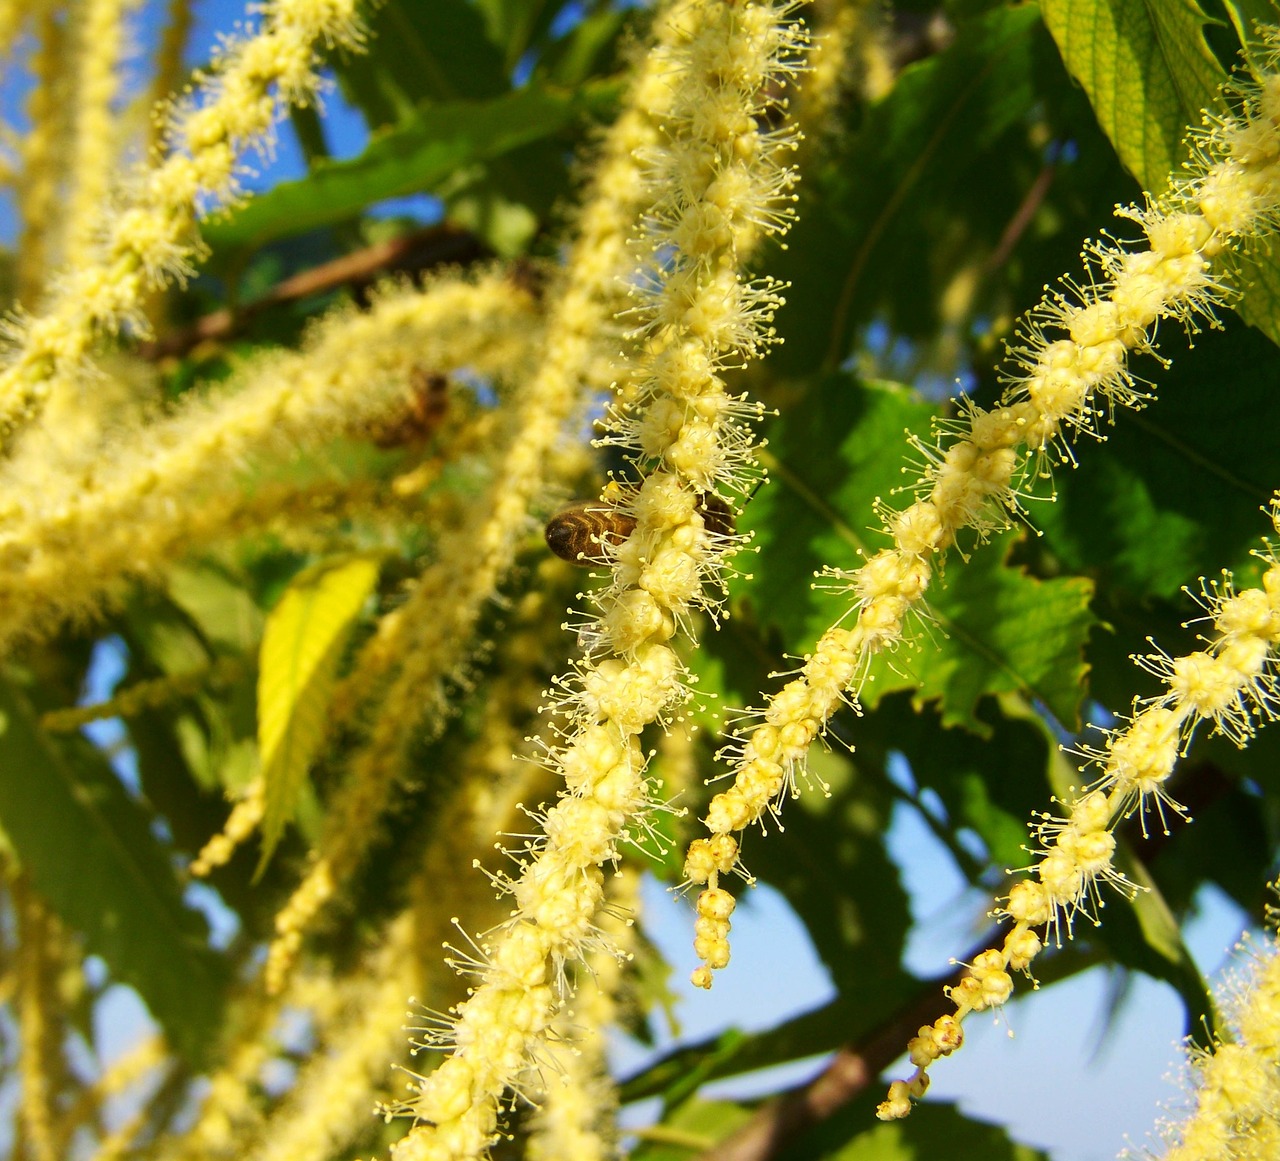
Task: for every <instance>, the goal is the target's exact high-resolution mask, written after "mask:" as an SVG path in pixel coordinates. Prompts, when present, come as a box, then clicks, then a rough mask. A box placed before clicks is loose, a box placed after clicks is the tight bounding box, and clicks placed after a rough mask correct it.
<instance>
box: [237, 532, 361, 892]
mask: <svg viewBox="0 0 1280 1161" xmlns="http://www.w3.org/2000/svg"><path fill="white" fill-rule="evenodd" d="M378 566H379V561H378V558H376V557H370V556H349V557H341V558H338V559H336V560H330V561H325V562H323V563H322V564H320V565H318V566H316V567H314V568H311V569H308V570H307V571H305V572H304V573H302V574H301V575H299V576H298V577H297V578H295V580H294V581H293V583H292V584H291V585H290V586H289V588H288V589H287V590H286V591H285V594H284V596H283V597H281V598H280V603H279V604H278V605H277V606H276V607H275V608H274V609H273V610H272V612H271V615H270V616H269V617H268V618H267V626H266V631H265V632H264V634H263V637H262V653H261V655H260V667H259V675H258V748H259V751H260V753H261V760H262V778H263V783H264V791H265V797H266V805H265V812H264V815H263V820H262V863H261V865H260V867H259V870H261V866H265V865H266V861H267V859H268V858H270V856H271V852H272V851H273V850H274V849H275V846H276V843H277V842H279V840H280V835H281V833H282V832H283V830H284V826H285V823H287V822H288V821H289V820H290V819H292V818H293V816H294V813H295V812H296V810H297V808H298V803H299V799H300V796H301V793H302V791H303V788H304V786H305V783H306V777H307V771H308V769H309V768H310V766H311V763H312V762H313V761H314V759H315V757H316V754H317V753H319V750H320V747H321V746H322V745H323V744H324V740H325V735H326V732H327V726H328V722H327V720H326V711H327V710H328V707H329V696H330V694H332V692H333V686H334V682H335V680H336V678H337V671H338V661H339V660H340V659H341V657H342V650H343V649H344V647H345V646H346V643H347V638H348V637H349V636H350V633H351V630H352V628H353V627H354V626H355V621H356V617H357V616H358V614H359V612H360V609H361V607H362V606H363V605H364V602H365V600H366V598H367V597H368V596H369V594H370V593H371V592H372V591H373V586H374V584H375V583H376V582H377V579H378Z"/></svg>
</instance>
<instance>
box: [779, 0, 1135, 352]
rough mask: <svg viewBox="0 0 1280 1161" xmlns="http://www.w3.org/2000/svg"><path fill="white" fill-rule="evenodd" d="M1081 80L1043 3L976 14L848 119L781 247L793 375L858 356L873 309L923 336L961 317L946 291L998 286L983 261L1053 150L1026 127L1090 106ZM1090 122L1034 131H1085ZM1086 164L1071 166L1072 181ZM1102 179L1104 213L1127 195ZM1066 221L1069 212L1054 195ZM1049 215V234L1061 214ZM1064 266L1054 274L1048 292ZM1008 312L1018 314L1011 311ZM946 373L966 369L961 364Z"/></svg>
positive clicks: (1075, 240)
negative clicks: (1064, 58)
mask: <svg viewBox="0 0 1280 1161" xmlns="http://www.w3.org/2000/svg"><path fill="white" fill-rule="evenodd" d="M1068 84H1069V81H1068V78H1067V77H1066V76H1065V75H1064V74H1063V71H1062V67H1061V64H1060V63H1059V61H1058V60H1057V56H1056V53H1055V51H1054V48H1053V43H1052V41H1051V40H1050V38H1049V37H1048V35H1047V33H1046V32H1045V30H1044V27H1043V25H1042V23H1041V21H1040V18H1039V15H1038V13H1037V11H1036V9H1035V8H1034V6H1031V5H1026V6H1018V7H1009V8H1001V9H999V10H997V11H994V12H991V13H988V14H986V15H984V16H983V17H981V18H980V19H976V20H972V21H968V22H966V23H965V24H964V25H962V26H961V28H960V30H959V34H958V35H957V37H956V39H955V41H954V42H953V43H952V44H951V45H949V46H948V47H947V48H946V49H945V50H944V51H943V52H941V53H938V54H936V55H934V56H932V57H930V58H929V59H928V60H925V61H921V62H917V63H915V64H912V65H910V66H909V67H908V68H906V69H904V70H903V73H902V75H901V76H900V77H899V78H898V80H897V82H896V84H895V85H894V87H893V90H892V91H891V92H890V93H889V94H888V96H886V97H885V98H884V100H882V101H881V102H880V103H879V104H877V105H875V106H874V107H872V108H871V109H869V110H866V111H865V113H864V115H863V116H862V117H861V119H860V121H858V122H857V123H854V124H850V125H849V126H847V134H848V137H847V140H837V142H836V143H835V144H834V145H833V146H832V147H831V149H832V151H833V152H834V158H833V160H832V161H831V162H830V163H826V164H824V163H822V162H818V163H817V164H815V166H814V169H815V171H816V172H814V173H813V174H809V175H806V178H805V181H804V183H803V184H802V186H801V193H800V196H801V199H802V200H801V204H800V207H799V211H800V219H799V221H798V222H797V224H796V227H795V229H794V230H793V231H792V232H791V234H790V235H789V237H788V244H787V249H786V250H785V251H783V252H781V253H779V254H777V255H774V256H771V258H770V270H771V271H772V272H773V273H775V274H776V275H777V276H778V277H779V278H782V279H785V280H788V281H789V282H790V283H791V287H790V289H788V291H787V306H786V307H785V308H784V309H783V310H782V311H781V312H780V313H779V316H778V327H779V332H780V333H781V334H782V335H784V336H785V339H786V342H785V343H784V344H783V345H782V346H781V347H779V348H778V349H777V350H775V351H774V352H773V353H772V354H771V355H770V358H769V362H770V366H771V367H773V368H774V369H775V371H781V372H783V373H787V374H793V375H794V374H801V373H805V372H809V371H812V370H814V369H815V368H817V367H825V368H827V369H834V368H835V367H836V366H838V365H840V363H841V362H842V361H843V360H844V358H845V357H846V355H847V354H848V353H849V351H850V348H851V346H852V335H853V333H854V328H855V325H856V324H857V323H858V322H866V321H868V320H870V319H872V318H876V319H883V320H885V321H887V323H888V325H889V326H890V328H891V329H892V332H893V334H894V335H897V334H903V335H907V336H909V337H911V338H912V339H913V340H915V341H917V342H919V343H928V342H933V341H936V339H937V335H938V331H939V329H940V328H942V327H944V326H950V325H954V323H955V318H954V313H953V312H946V314H945V316H944V313H943V312H942V311H941V310H940V309H939V303H940V301H941V300H943V299H944V298H946V299H950V298H952V297H954V296H955V294H956V291H957V290H958V289H959V288H960V287H962V286H973V287H982V286H983V285H984V284H985V283H988V282H990V280H991V277H992V273H991V271H990V269H989V268H988V267H986V266H984V263H987V262H988V260H989V259H991V258H992V257H993V256H994V255H995V254H997V253H998V252H999V251H1000V250H1001V248H1002V247H1003V246H1005V245H1006V242H1005V236H1006V234H1007V232H1008V230H1009V227H1010V222H1011V221H1014V220H1016V219H1017V218H1018V217H1019V215H1020V214H1023V213H1024V212H1025V207H1023V206H1022V205H1020V203H1021V202H1022V200H1023V199H1024V198H1025V196H1026V194H1025V190H1026V189H1027V187H1029V186H1031V185H1032V184H1033V183H1034V182H1036V180H1037V177H1038V174H1037V170H1040V171H1043V170H1044V168H1045V160H1044V157H1043V146H1041V147H1040V148H1039V149H1032V148H1030V146H1029V144H1028V140H1027V138H1028V123H1029V122H1034V121H1035V120H1036V119H1037V117H1038V115H1039V111H1040V110H1047V111H1051V112H1052V113H1053V114H1054V116H1055V118H1058V117H1060V116H1061V112H1060V110H1061V108H1062V107H1066V108H1067V109H1068V111H1070V110H1074V109H1076V108H1079V109H1080V111H1081V113H1082V114H1085V115H1087V111H1088V110H1087V106H1085V105H1084V102H1083V101H1080V102H1078V105H1077V102H1076V101H1075V99H1074V98H1073V94H1072V93H1071V92H1070V91H1069V89H1068V88H1067V86H1068ZM1078 120H1079V117H1075V118H1071V117H1069V118H1068V121H1069V123H1068V125H1067V126H1065V127H1060V126H1059V125H1058V124H1057V123H1054V124H1052V125H1044V126H1040V125H1037V126H1036V131H1037V132H1040V133H1045V132H1046V131H1047V134H1049V135H1051V136H1050V139H1052V138H1053V137H1059V138H1065V137H1073V138H1074V137H1075V136H1077V135H1078V134H1077V133H1076V122H1077V121H1078ZM1088 128H1092V126H1088ZM823 160H824V162H825V158H824V159H823ZM815 162H817V159H815ZM1092 164H1093V159H1092V158H1086V159H1084V162H1083V165H1084V166H1090V165H1092ZM1081 167H1082V166H1081V164H1077V165H1074V166H1072V167H1070V170H1071V172H1070V173H1068V174H1067V175H1066V180H1067V181H1068V182H1069V181H1070V180H1071V175H1072V173H1074V171H1075V170H1076V169H1077V168H1081ZM1062 168H1063V169H1064V170H1067V169H1068V167H1062ZM1090 177H1091V179H1092V181H1093V184H1096V185H1099V186H1100V188H1101V190H1102V191H1106V192H1105V193H1104V194H1103V197H1102V200H1101V201H1100V202H1099V203H1098V208H1099V211H1100V212H1105V211H1106V210H1107V209H1108V208H1109V207H1110V206H1111V205H1112V204H1113V203H1114V201H1115V198H1114V196H1112V197H1109V198H1108V197H1107V196H1106V194H1107V193H1110V192H1111V191H1110V189H1109V187H1108V182H1107V181H1106V180H1103V181H1101V182H1099V181H1098V180H1097V177H1098V175H1097V174H1096V173H1091V174H1090ZM1057 180H1060V179H1056V178H1055V181H1057ZM1092 192H1093V191H1092V190H1086V195H1092ZM1054 216H1055V217H1057V218H1060V217H1061V210H1059V209H1057V207H1056V206H1055V215H1054ZM1036 225H1037V229H1036V231H1035V232H1034V233H1035V234H1040V233H1047V232H1049V231H1050V229H1051V228H1052V227H1053V226H1057V225H1060V223H1058V222H1051V223H1045V225H1044V226H1041V224H1040V223H1039V222H1037V223H1036ZM1034 240H1035V239H1034V236H1033V237H1032V239H1031V241H1032V242H1034ZM1079 241H1080V240H1079V236H1078V234H1075V233H1074V232H1073V236H1071V237H1070V238H1069V239H1067V240H1066V242H1065V247H1066V249H1065V254H1064V258H1066V259H1070V258H1073V257H1074V256H1075V255H1076V253H1077V252H1078V250H1079ZM1026 245H1027V242H1023V243H1022V244H1021V248H1025V246H1026ZM998 264H999V265H1000V266H1001V267H1005V266H1008V265H1009V263H1008V262H1007V260H1006V259H1004V258H1001V259H1000V260H999V263H998ZM1058 272H1060V271H1059V270H1058V269H1057V267H1055V268H1054V269H1052V270H1050V271H1048V272H1047V273H1042V274H1040V275H1039V276H1038V277H1036V278H1035V281H1034V287H1035V289H1036V290H1037V291H1038V290H1039V288H1040V286H1041V284H1042V283H1043V282H1044V281H1045V280H1046V279H1047V278H1049V277H1052V276H1053V275H1054V274H1055V273H1058ZM1006 276H1007V275H1005V274H1004V273H1003V272H1002V274H1001V277H1006ZM995 309H996V310H997V312H998V313H999V314H1004V313H1007V312H1008V311H1009V309H1010V306H1009V305H1008V304H1004V303H996V304H995ZM979 313H987V312H986V311H980V312H979ZM987 322H988V325H989V323H990V314H989V313H987ZM950 353H951V355H952V358H953V359H954V350H952V351H951V352H950ZM946 371H947V373H948V374H952V373H954V363H953V362H952V363H949V364H947V366H946Z"/></svg>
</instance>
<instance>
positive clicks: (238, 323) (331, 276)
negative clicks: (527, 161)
mask: <svg viewBox="0 0 1280 1161" xmlns="http://www.w3.org/2000/svg"><path fill="white" fill-rule="evenodd" d="M487 254H488V250H487V249H486V248H485V246H484V243H483V242H481V241H480V240H479V239H478V238H477V237H476V236H475V235H474V234H472V233H471V232H470V231H468V230H463V229H460V228H459V227H457V226H452V225H449V224H448V223H447V222H446V223H442V224H441V225H438V226H430V227H428V228H427V229H424V230H415V231H414V232H413V233H410V234H403V235H401V236H400V237H398V238H392V239H391V240H390V241H387V242H379V243H377V244H376V245H374V246H366V247H365V248H364V249H363V250H356V251H355V252H353V253H351V254H344V255H343V256H342V257H341V258H335V259H334V260H333V261H332V262H325V263H323V264H322V265H320V266H313V267H312V268H311V269H310V270H304V271H303V272H302V273H301V274H295V275H294V276H293V277H292V278H286V279H285V280H284V281H283V282H281V283H278V284H277V285H276V286H274V287H272V289H271V290H269V291H268V292H267V293H266V294H264V295H263V296H262V297H261V298H259V299H255V300H254V301H253V302H250V303H246V304H245V305H243V306H240V307H236V308H235V309H231V308H225V309H223V310H216V311H214V312H213V313H212V314H207V315H205V316H204V317H203V318H201V319H200V320H198V321H197V322H196V323H194V324H193V325H191V326H189V327H183V328H182V329H181V330H176V331H174V332H172V333H171V334H168V335H165V336H163V337H162V338H159V339H156V340H155V341H154V342H149V343H142V344H140V345H139V348H138V353H139V354H140V355H141V356H142V357H143V358H144V359H149V360H156V359H163V358H166V357H169V356H181V355H185V354H186V353H187V352H188V351H190V350H191V349H192V348H193V347H195V346H196V345H198V344H199V343H203V342H208V341H211V340H215V339H226V338H229V337H230V336H231V335H233V334H235V332H236V331H237V330H239V329H241V328H242V327H244V326H245V324H246V323H247V322H248V321H249V320H250V319H252V318H253V317H254V316H255V315H257V314H260V313H261V312H262V311H264V310H267V309H269V308H270V307H273V306H279V305H280V304H281V303H285V302H296V301H297V300H298V299H302V298H308V297H310V296H311V295H313V294H323V293H324V292H326V291H329V290H333V289H334V288H335V287H338V286H344V285H350V286H352V287H353V288H354V289H355V290H356V291H357V292H360V291H362V290H363V289H365V288H366V287H368V285H369V284H370V283H371V282H372V281H373V280H374V279H375V278H377V277H380V276H381V275H384V274H389V273H393V272H395V271H401V272H405V273H415V274H416V273H419V272H421V271H423V270H429V269H431V268H433V267H436V266H443V265H445V264H448V263H466V262H474V261H476V260H477V259H479V258H482V257H485V256H486V255H487Z"/></svg>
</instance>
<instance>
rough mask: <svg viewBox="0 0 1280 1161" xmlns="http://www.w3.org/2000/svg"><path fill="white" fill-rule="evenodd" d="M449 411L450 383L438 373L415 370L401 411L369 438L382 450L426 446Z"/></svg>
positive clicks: (415, 368) (410, 378) (410, 373)
mask: <svg viewBox="0 0 1280 1161" xmlns="http://www.w3.org/2000/svg"><path fill="white" fill-rule="evenodd" d="M448 410H449V380H448V379H447V378H446V377H445V376H444V375H441V374H440V373H439V372H438V371H426V370H423V368H421V367H414V368H413V370H412V371H410V372H409V389H408V391H406V392H405V400H404V410H403V411H402V412H401V413H400V414H399V415H397V416H395V417H394V418H392V419H389V420H387V421H386V422H384V423H381V424H379V425H378V426H377V427H376V428H375V429H374V430H373V431H372V432H370V435H371V437H372V439H373V442H374V443H375V444H376V445H377V446H378V447H380V448H382V449H383V450H387V449H389V448H393V447H404V446H409V447H417V446H420V445H422V444H425V443H426V442H427V440H429V439H430V438H431V437H432V436H433V435H434V434H435V433H436V431H437V430H438V429H439V427H440V425H441V424H442V423H443V422H444V418H445V414H446V413H447V412H448Z"/></svg>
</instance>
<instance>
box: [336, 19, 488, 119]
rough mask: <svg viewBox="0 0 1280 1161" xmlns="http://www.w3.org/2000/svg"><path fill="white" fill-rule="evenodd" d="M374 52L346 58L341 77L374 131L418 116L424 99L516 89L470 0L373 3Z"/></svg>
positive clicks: (338, 71)
mask: <svg viewBox="0 0 1280 1161" xmlns="http://www.w3.org/2000/svg"><path fill="white" fill-rule="evenodd" d="M368 21H369V39H370V42H371V43H372V44H375V45H377V51H376V52H374V53H356V54H345V53H344V54H342V55H341V56H340V57H339V59H337V60H336V61H334V72H335V73H336V74H337V76H338V81H339V83H340V84H341V86H342V91H343V93H344V94H345V95H346V96H347V97H348V99H350V101H351V103H352V104H354V105H356V106H357V107H358V108H359V109H360V111H361V112H362V113H364V115H365V121H366V123H367V124H368V126H369V128H370V129H371V130H378V129H383V128H385V127H387V126H389V125H394V124H395V123H396V122H398V121H400V120H401V119H403V118H408V117H412V116H413V114H414V110H415V109H416V108H417V107H418V106H419V105H421V104H422V103H423V102H425V101H456V100H459V99H468V100H478V99H483V98H486V97H495V96H497V95H498V94H499V93H502V92H504V91H506V89H507V88H508V87H509V86H508V83H507V74H506V70H505V68H504V66H503V61H502V54H501V53H500V52H498V50H497V48H496V47H495V45H494V44H493V42H492V41H491V40H490V39H489V36H488V34H487V32H486V30H485V26H484V21H483V20H482V19H481V17H480V14H479V13H478V12H477V11H476V7H475V5H473V4H470V3H468V2H467V0H432V3H430V4H422V3H419V2H418V0H385V2H384V3H380V4H377V5H371V6H370V10H369V14H368Z"/></svg>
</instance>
